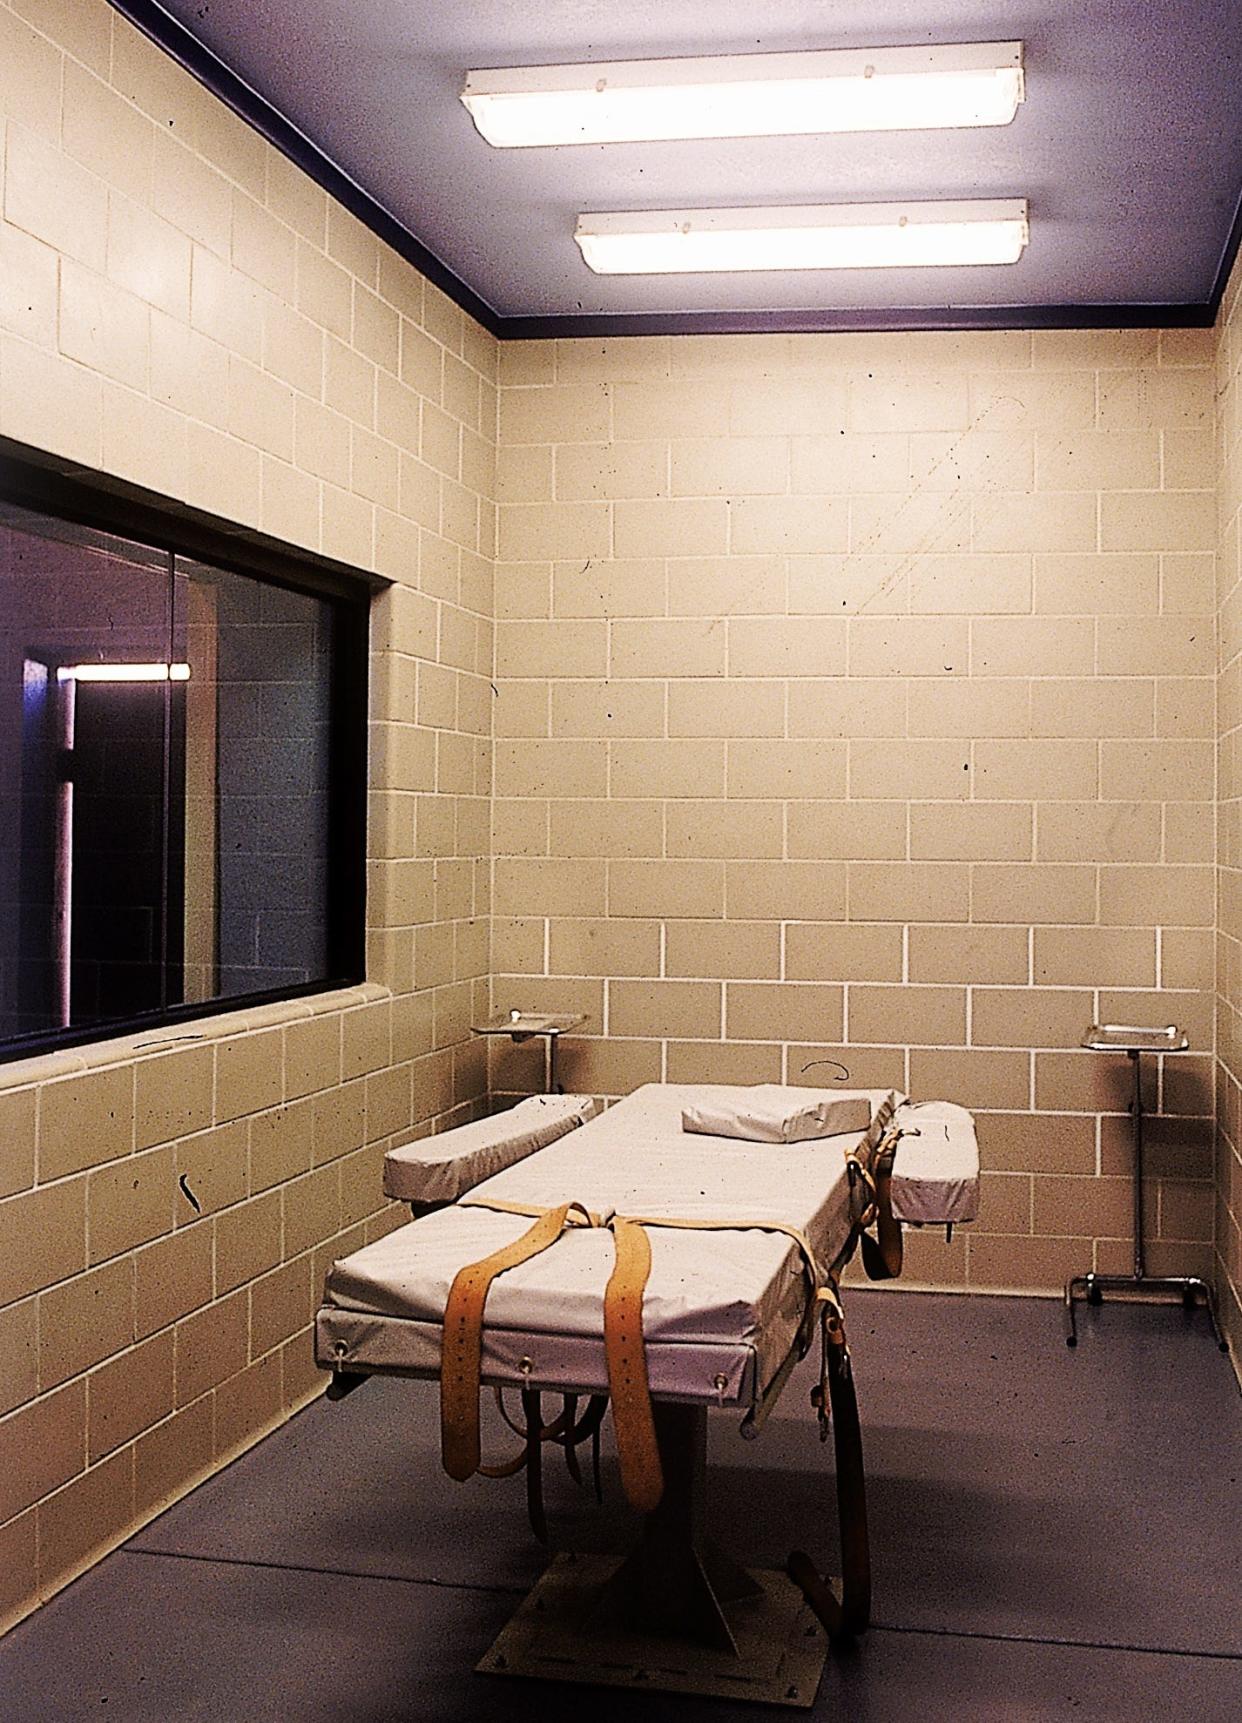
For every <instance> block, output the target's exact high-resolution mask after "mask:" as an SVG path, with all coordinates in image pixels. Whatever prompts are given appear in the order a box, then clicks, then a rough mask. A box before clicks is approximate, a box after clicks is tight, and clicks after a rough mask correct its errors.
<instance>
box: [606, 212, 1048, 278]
mask: <svg viewBox="0 0 1242 1723" xmlns="http://www.w3.org/2000/svg"><path fill="white" fill-rule="evenodd" d="M1028 237H1029V232H1028V224H1027V205H1026V199H1025V198H1009V199H1004V200H999V201H986V202H985V201H982V200H979V201H974V202H968V203H854V204H835V205H831V204H826V205H822V206H820V207H815V206H810V207H807V208H801V209H666V210H656V211H649V212H635V213H625V214H618V215H580V216H579V217H578V226H577V229H576V231H575V233H574V238H575V240H577V242H578V245H579V247H580V248H581V251H582V255H583V257H584V259H585V260H586V262H587V264H588V266H589V267H590V268H591V269H593V270H594V271H595V272H596V274H597V275H681V274H696V273H700V272H709V271H716V270H742V269H773V270H774V269H923V268H928V267H932V266H936V265H942V266H943V265H954V264H959V265H960V264H974V263H1016V262H1017V261H1018V259H1019V257H1021V255H1022V249H1023V247H1024V246H1025V245H1026V242H1027V239H1028Z"/></svg>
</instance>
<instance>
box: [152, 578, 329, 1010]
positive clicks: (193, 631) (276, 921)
mask: <svg viewBox="0 0 1242 1723" xmlns="http://www.w3.org/2000/svg"><path fill="white" fill-rule="evenodd" d="M175 614H176V621H175V625H174V638H175V641H176V643H177V650H178V651H179V652H183V653H184V656H185V659H186V661H187V663H188V664H189V666H190V679H189V681H188V682H187V683H186V685H185V688H186V718H185V742H184V761H185V793H184V820H183V822H182V827H181V831H182V834H183V840H184V841H183V849H184V856H185V882H186V883H185V893H184V900H185V927H184V946H185V953H186V977H185V984H186V994H187V998H190V999H206V998H210V997H212V996H216V997H224V996H232V995H235V994H239V993H257V992H264V991H267V990H269V989H272V988H289V987H298V986H305V985H306V984H307V983H309V982H313V981H315V980H317V979H321V978H323V977H326V976H327V975H328V973H329V938H328V915H327V902H328V886H329V878H328V874H329V834H330V822H329V805H328V793H329V765H330V758H331V736H330V721H331V703H330V702H331V690H332V672H333V645H332V637H333V606H332V604H331V603H330V602H329V601H328V600H326V599H323V598H318V597H315V596H313V595H311V594H309V593H305V592H294V591H291V590H289V589H287V588H284V587H279V586H273V585H267V584H264V583H261V582H259V581H255V580H252V579H249V578H248V577H246V576H244V575H239V574H234V573H232V572H230V571H228V570H224V569H218V568H211V567H208V566H207V565H205V564H203V563H198V562H190V561H188V560H186V559H184V558H178V560H177V569H176V613H175ZM213 788H214V791H215V793H214V795H213Z"/></svg>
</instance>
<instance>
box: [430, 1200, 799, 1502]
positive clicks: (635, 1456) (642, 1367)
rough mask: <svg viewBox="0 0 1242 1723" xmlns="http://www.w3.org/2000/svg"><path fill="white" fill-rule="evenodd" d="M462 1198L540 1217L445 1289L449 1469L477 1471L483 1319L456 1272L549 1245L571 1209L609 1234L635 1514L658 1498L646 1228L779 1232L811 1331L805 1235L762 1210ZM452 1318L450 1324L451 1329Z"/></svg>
mask: <svg viewBox="0 0 1242 1723" xmlns="http://www.w3.org/2000/svg"><path fill="white" fill-rule="evenodd" d="M462 1206H463V1207H470V1208H487V1209H492V1210H494V1211H496V1212H498V1213H500V1214H517V1215H535V1216H537V1217H539V1218H538V1219H537V1220H536V1223H535V1226H533V1227H532V1228H531V1229H530V1230H529V1231H528V1232H526V1233H524V1234H523V1235H522V1237H521V1238H520V1239H518V1240H517V1241H516V1243H515V1244H513V1245H510V1246H509V1247H508V1250H507V1251H499V1252H497V1254H496V1256H495V1257H489V1258H487V1259H486V1261H484V1262H481V1263H476V1264H474V1265H473V1266H472V1267H470V1268H464V1269H462V1270H461V1271H460V1273H459V1274H458V1276H457V1279H456V1280H455V1281H454V1282H453V1292H451V1293H450V1294H449V1304H448V1305H447V1306H446V1308H445V1314H444V1324H445V1337H444V1354H443V1356H444V1359H445V1365H444V1367H443V1370H444V1373H443V1376H442V1386H441V1399H440V1409H441V1410H440V1415H441V1429H442V1439H443V1451H444V1464H445V1469H446V1471H448V1473H449V1475H450V1476H451V1477H454V1478H456V1477H470V1476H472V1474H473V1473H474V1472H475V1471H477V1470H478V1469H479V1464H478V1455H479V1436H478V1419H479V1410H478V1382H479V1371H480V1368H481V1363H480V1360H481V1356H482V1319H483V1304H482V1300H481V1299H478V1298H477V1296H476V1297H475V1298H474V1299H473V1300H472V1301H471V1302H470V1303H468V1304H467V1303H465V1302H464V1301H463V1303H462V1305H461V1307H460V1309H455V1308H454V1298H453V1293H455V1292H456V1290H457V1287H458V1283H459V1282H461V1281H462V1280H463V1277H467V1276H469V1277H472V1278H471V1280H470V1282H469V1283H468V1284H470V1285H473V1284H474V1281H473V1277H474V1276H476V1275H479V1274H481V1273H487V1271H488V1270H489V1269H490V1270H491V1272H490V1273H488V1279H487V1284H488V1285H490V1284H491V1280H492V1279H494V1278H495V1275H496V1274H497V1273H501V1272H503V1269H504V1268H511V1267H513V1266H514V1265H515V1263H516V1262H517V1261H523V1262H524V1261H526V1260H527V1258H528V1257H530V1256H534V1255H536V1254H537V1253H538V1252H539V1251H540V1250H545V1249H547V1247H548V1245H550V1244H552V1243H554V1242H555V1240H556V1239H557V1238H559V1237H560V1235H561V1233H562V1232H563V1231H564V1229H565V1226H566V1225H568V1224H573V1223H572V1222H571V1221H570V1220H569V1211H571V1210H573V1211H575V1212H576V1213H577V1215H578V1216H580V1217H582V1218H583V1219H585V1220H586V1221H587V1222H588V1223H589V1224H590V1225H592V1226H604V1227H607V1228H608V1229H609V1230H610V1231H611V1232H612V1235H613V1242H614V1248H615V1250H616V1261H615V1264H614V1267H613V1271H612V1274H611V1276H610V1278H609V1281H608V1285H607V1287H606V1289H605V1292H604V1358H605V1362H606V1365H607V1370H608V1389H609V1393H610V1395H611V1398H612V1417H613V1424H614V1426H615V1428H616V1432H617V1458H618V1462H619V1465H620V1468H621V1482H622V1486H623V1488H624V1490H625V1494H626V1498H627V1500H629V1501H630V1502H631V1503H632V1504H633V1506H634V1507H636V1508H638V1509H640V1510H641V1511H642V1512H644V1513H650V1512H651V1511H652V1509H653V1508H655V1507H656V1505H657V1504H658V1503H659V1500H660V1497H661V1495H662V1494H663V1490H664V1479H663V1473H662V1470H661V1467H660V1455H659V1449H658V1446H657V1442H656V1434H655V1420H654V1415H653V1413H652V1409H651V1385H650V1380H649V1377H648V1373H647V1345H646V1339H645V1337H644V1334H643V1293H644V1291H645V1290H646V1286H647V1280H648V1277H649V1275H650V1272H651V1242H650V1240H649V1239H648V1237H647V1234H646V1231H645V1230H644V1229H645V1228H647V1227H649V1226H659V1227H670V1228H674V1229H676V1230H678V1231H695V1232H779V1233H783V1234H785V1236H786V1237H788V1238H790V1239H792V1240H793V1242H794V1244H796V1245H797V1247H798V1253H799V1256H800V1257H801V1260H802V1272H803V1275H804V1277H805V1279H806V1283H807V1319H806V1322H807V1332H808V1337H809V1324H810V1323H811V1322H812V1321H813V1320H814V1315H815V1311H816V1304H815V1296H816V1293H817V1291H818V1290H819V1285H820V1279H821V1276H820V1271H819V1268H818V1265H817V1263H816V1260H815V1252H814V1251H813V1249H812V1248H811V1242H810V1240H809V1239H808V1238H807V1236H806V1234H805V1233H803V1232H800V1231H799V1230H798V1228H797V1227H793V1226H788V1225H786V1224H785V1223H784V1222H783V1221H776V1220H769V1219H766V1218H765V1219H762V1220H758V1219H756V1220H744V1219H738V1218H736V1217H732V1218H730V1219H728V1220H702V1219H697V1218H696V1219H693V1220H690V1219H684V1218H678V1217H677V1216H673V1215H617V1214H605V1215H595V1214H592V1213H590V1211H589V1210H587V1209H585V1208H583V1207H582V1205H581V1204H576V1203H568V1204H565V1205H563V1207H562V1208H561V1209H552V1210H544V1209H540V1208H538V1207H536V1206H535V1205H533V1204H528V1203H508V1202H502V1201H500V1200H499V1199H493V1198H489V1197H467V1198H466V1199H465V1201H464V1202H463V1204H462ZM562 1214H564V1215H565V1217H566V1218H565V1219H564V1220H560V1221H559V1222H558V1224H556V1226H555V1229H554V1230H553V1229H552V1227H551V1226H550V1225H549V1223H551V1222H553V1221H554V1220H556V1218H557V1217H559V1216H561V1215H562ZM541 1229H545V1230H541ZM528 1241H530V1242H529V1245H528ZM524 1247H525V1248H524ZM518 1251H521V1252H522V1254H521V1255H520V1256H515V1257H513V1260H507V1261H505V1262H504V1263H503V1264H502V1266H501V1268H493V1267H492V1265H493V1264H495V1263H496V1262H497V1261H498V1260H499V1259H500V1258H502V1257H509V1256H510V1255H511V1253H513V1252H518ZM484 1296H486V1292H484ZM463 1316H464V1317H465V1319H466V1320H467V1322H469V1323H470V1324H471V1331H470V1332H467V1333H466V1334H464V1335H463V1334H461V1333H460V1332H459V1327H458V1326H457V1325H459V1324H460V1321H461V1319H462V1317H463ZM450 1320H452V1321H453V1322H454V1324H455V1326H454V1327H453V1328H452V1330H450ZM459 1349H464V1356H465V1357H466V1359H467V1361H468V1362H469V1363H470V1365H471V1367H472V1370H473V1375H472V1376H471V1377H465V1376H462V1375H460V1374H457V1373H455V1374H454V1380H453V1386H452V1390H451V1392H450V1391H449V1380H450V1376H449V1369H450V1365H451V1364H452V1363H454V1362H455V1356H456V1354H457V1352H458V1351H459ZM471 1384H473V1386H471ZM458 1424H461V1425H463V1426H468V1427H467V1428H466V1429H465V1433H464V1435H463V1434H461V1433H459V1432H455V1433H454V1435H453V1437H452V1440H450V1433H449V1432H450V1425H454V1426H455V1425H458ZM450 1451H452V1453H453V1454H454V1455H455V1456H456V1455H457V1454H459V1453H460V1455H461V1456H462V1457H461V1459H460V1461H458V1463H459V1464H461V1465H464V1464H466V1463H467V1461H468V1460H469V1459H470V1458H471V1457H473V1464H471V1465H470V1468H469V1470H466V1471H460V1472H459V1471H456V1470H454V1466H453V1465H452V1464H450Z"/></svg>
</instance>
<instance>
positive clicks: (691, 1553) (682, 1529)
mask: <svg viewBox="0 0 1242 1723" xmlns="http://www.w3.org/2000/svg"><path fill="white" fill-rule="evenodd" d="M653 1411H654V1414H655V1427H656V1440H657V1442H658V1443H659V1448H660V1465H661V1468H662V1470H663V1473H664V1495H663V1497H662V1498H661V1500H660V1504H659V1506H658V1507H657V1508H656V1509H655V1510H654V1511H653V1512H652V1513H649V1514H647V1515H645V1516H644V1520H643V1534H642V1537H641V1539H640V1540H639V1543H638V1545H637V1547H636V1548H635V1549H634V1550H633V1551H632V1552H631V1553H630V1554H629V1555H628V1556H627V1557H626V1558H625V1560H624V1561H623V1562H622V1564H621V1566H620V1567H619V1568H618V1569H617V1572H616V1573H615V1574H614V1575H613V1577H612V1579H611V1580H610V1581H609V1582H608V1584H607V1586H605V1588H604V1591H603V1594H602V1596H601V1597H600V1601H599V1611H598V1613H599V1617H600V1619H601V1620H603V1619H605V1618H607V1617H608V1616H609V1615H611V1614H614V1613H615V1614H617V1615H618V1616H619V1617H620V1618H621V1620H622V1621H624V1622H625V1624H626V1626H627V1627H629V1628H631V1629H633V1630H635V1631H636V1632H639V1633H654V1634H660V1635H665V1636H667V1637H670V1638H674V1639H686V1640H690V1641H692V1642H693V1643H694V1644H696V1645H707V1646H711V1647H712V1648H714V1649H715V1650H717V1651H726V1652H729V1653H730V1654H731V1655H732V1656H734V1657H736V1656H737V1643H736V1641H735V1639H734V1637H733V1633H732V1631H731V1630H730V1627H729V1623H728V1621H727V1620H726V1618H725V1613H724V1610H723V1608H722V1607H721V1606H722V1605H723V1604H725V1603H735V1602H737V1601H738V1600H739V1599H741V1598H746V1597H757V1596H758V1595H759V1594H760V1591H761V1587H760V1586H759V1584H758V1583H757V1581H755V1580H753V1579H751V1577H750V1575H749V1574H748V1573H747V1572H746V1570H745V1569H744V1568H741V1567H739V1566H738V1565H737V1563H736V1562H734V1561H732V1560H731V1559H730V1558H729V1557H728V1556H727V1555H725V1553H724V1552H723V1550H720V1549H717V1548H716V1546H715V1544H713V1543H712V1542H711V1541H710V1539H709V1538H708V1536H707V1532H706V1527H705V1519H706V1485H707V1408H706V1407H705V1406H679V1405H673V1404H671V1403H669V1402H667V1401H665V1402H663V1403H660V1402H657V1403H656V1405H655V1406H654V1407H653Z"/></svg>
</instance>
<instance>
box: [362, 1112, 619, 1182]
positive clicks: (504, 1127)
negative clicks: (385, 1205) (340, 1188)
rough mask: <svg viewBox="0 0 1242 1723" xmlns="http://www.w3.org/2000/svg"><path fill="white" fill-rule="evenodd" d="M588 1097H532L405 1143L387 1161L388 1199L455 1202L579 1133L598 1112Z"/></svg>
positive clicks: (385, 1160)
mask: <svg viewBox="0 0 1242 1723" xmlns="http://www.w3.org/2000/svg"><path fill="white" fill-rule="evenodd" d="M596 1110H597V1109H596V1105H595V1102H594V1101H593V1100H592V1099H591V1097H590V1096H589V1095H531V1096H530V1097H529V1098H528V1099H527V1100H525V1101H519V1102H518V1104H517V1106H516V1107H511V1108H509V1110H508V1111H507V1112H504V1113H496V1114H493V1116H492V1117H491V1118H490V1119H477V1120H476V1121H475V1122H474V1123H473V1124H471V1125H459V1126H458V1127H457V1128H456V1130H452V1131H443V1132H441V1134H440V1135H439V1136H437V1137H422V1138H420V1139H419V1140H418V1141H417V1142H413V1143H402V1144H401V1146H400V1147H399V1148H396V1149H390V1150H389V1151H388V1153H387V1154H386V1155H385V1156H384V1195H385V1196H388V1197H394V1198H395V1199H396V1200H397V1201H398V1202H406V1203H411V1202H412V1203H451V1202H455V1201H456V1200H457V1198H458V1197H460V1196H462V1195H464V1193H465V1192H466V1191H468V1190H473V1188H474V1187H475V1185H479V1184H482V1183H483V1181H484V1180H485V1179H490V1178H492V1177H493V1176H494V1175H495V1174H496V1173H500V1172H503V1171H504V1169H505V1168H506V1167H510V1166H513V1164H514V1163H515V1162H516V1161H520V1160H524V1159H525V1157H526V1156H527V1155H533V1154H534V1153H535V1152H536V1151H537V1150H539V1149H542V1148H546V1147H547V1145H548V1144H549V1143H554V1142H555V1141H556V1140H557V1138H558V1137H563V1136H565V1135H566V1134H567V1133H568V1132H569V1131H574V1130H577V1128H578V1127H579V1126H580V1125H584V1124H586V1122H587V1120H588V1119H592V1118H594V1116H595V1113H596Z"/></svg>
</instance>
